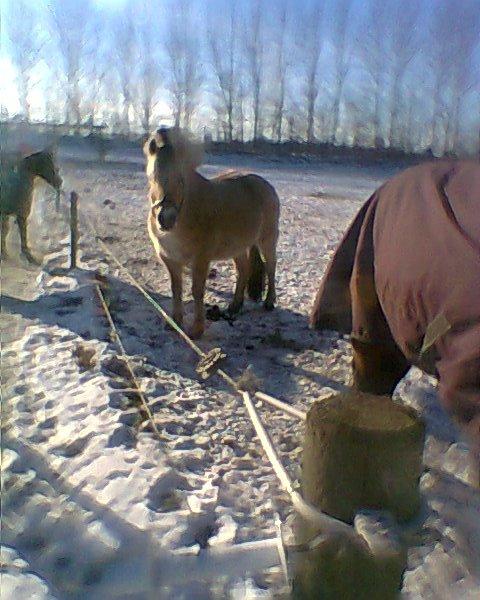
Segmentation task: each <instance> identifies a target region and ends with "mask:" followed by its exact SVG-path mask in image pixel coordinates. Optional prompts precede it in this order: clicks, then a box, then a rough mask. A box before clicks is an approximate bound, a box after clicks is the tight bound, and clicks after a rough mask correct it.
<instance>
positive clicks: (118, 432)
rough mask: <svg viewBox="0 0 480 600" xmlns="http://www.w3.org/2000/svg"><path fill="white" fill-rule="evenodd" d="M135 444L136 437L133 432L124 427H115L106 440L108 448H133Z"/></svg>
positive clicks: (129, 428)
mask: <svg viewBox="0 0 480 600" xmlns="http://www.w3.org/2000/svg"><path fill="white" fill-rule="evenodd" d="M136 443H137V437H136V435H135V431H134V430H133V429H132V428H131V427H127V426H126V425H120V426H119V427H117V428H116V429H115V431H114V432H113V433H112V435H111V436H110V438H109V440H108V446H109V448H112V447H115V446H125V447H127V448H134V447H135V445H136Z"/></svg>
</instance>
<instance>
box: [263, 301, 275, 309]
mask: <svg viewBox="0 0 480 600" xmlns="http://www.w3.org/2000/svg"><path fill="white" fill-rule="evenodd" d="M263 308H264V309H265V310H268V311H271V310H273V309H274V308H275V303H274V302H272V301H271V300H265V302H264V303H263Z"/></svg>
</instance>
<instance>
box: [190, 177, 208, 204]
mask: <svg viewBox="0 0 480 600" xmlns="http://www.w3.org/2000/svg"><path fill="white" fill-rule="evenodd" d="M187 182H188V183H187V193H186V197H185V201H186V202H188V203H189V204H195V203H196V202H198V201H199V200H201V199H202V198H203V197H204V195H205V193H207V191H208V188H209V186H210V185H211V183H210V180H208V179H207V178H206V177H204V176H203V175H200V173H198V172H197V171H192V172H191V173H189V175H188V178H187Z"/></svg>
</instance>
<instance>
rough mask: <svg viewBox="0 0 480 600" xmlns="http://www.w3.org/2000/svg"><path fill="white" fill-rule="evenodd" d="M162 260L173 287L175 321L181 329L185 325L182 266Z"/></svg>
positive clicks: (171, 261)
mask: <svg viewBox="0 0 480 600" xmlns="http://www.w3.org/2000/svg"><path fill="white" fill-rule="evenodd" d="M162 260H163V262H164V263H165V266H166V267H167V269H168V273H169V275H170V283H171V287H172V304H173V311H172V312H173V315H172V316H173V320H174V321H175V323H177V325H180V327H181V326H182V325H183V300H182V293H183V283H182V265H181V264H180V263H177V262H175V261H173V260H169V259H167V258H164V257H163V259H162Z"/></svg>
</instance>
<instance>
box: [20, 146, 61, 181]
mask: <svg viewBox="0 0 480 600" xmlns="http://www.w3.org/2000/svg"><path fill="white" fill-rule="evenodd" d="M24 161H25V165H26V167H27V169H28V171H29V172H30V173H31V174H32V175H34V176H37V177H41V178H42V179H44V180H45V181H46V182H47V183H48V184H50V185H51V186H52V187H54V188H55V189H56V190H60V188H61V187H62V183H63V182H62V178H61V177H60V175H59V174H58V169H57V166H56V164H55V159H54V156H53V154H52V152H49V151H46V150H42V151H41V152H35V154H31V155H30V156H27V157H26V158H25V159H24Z"/></svg>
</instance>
